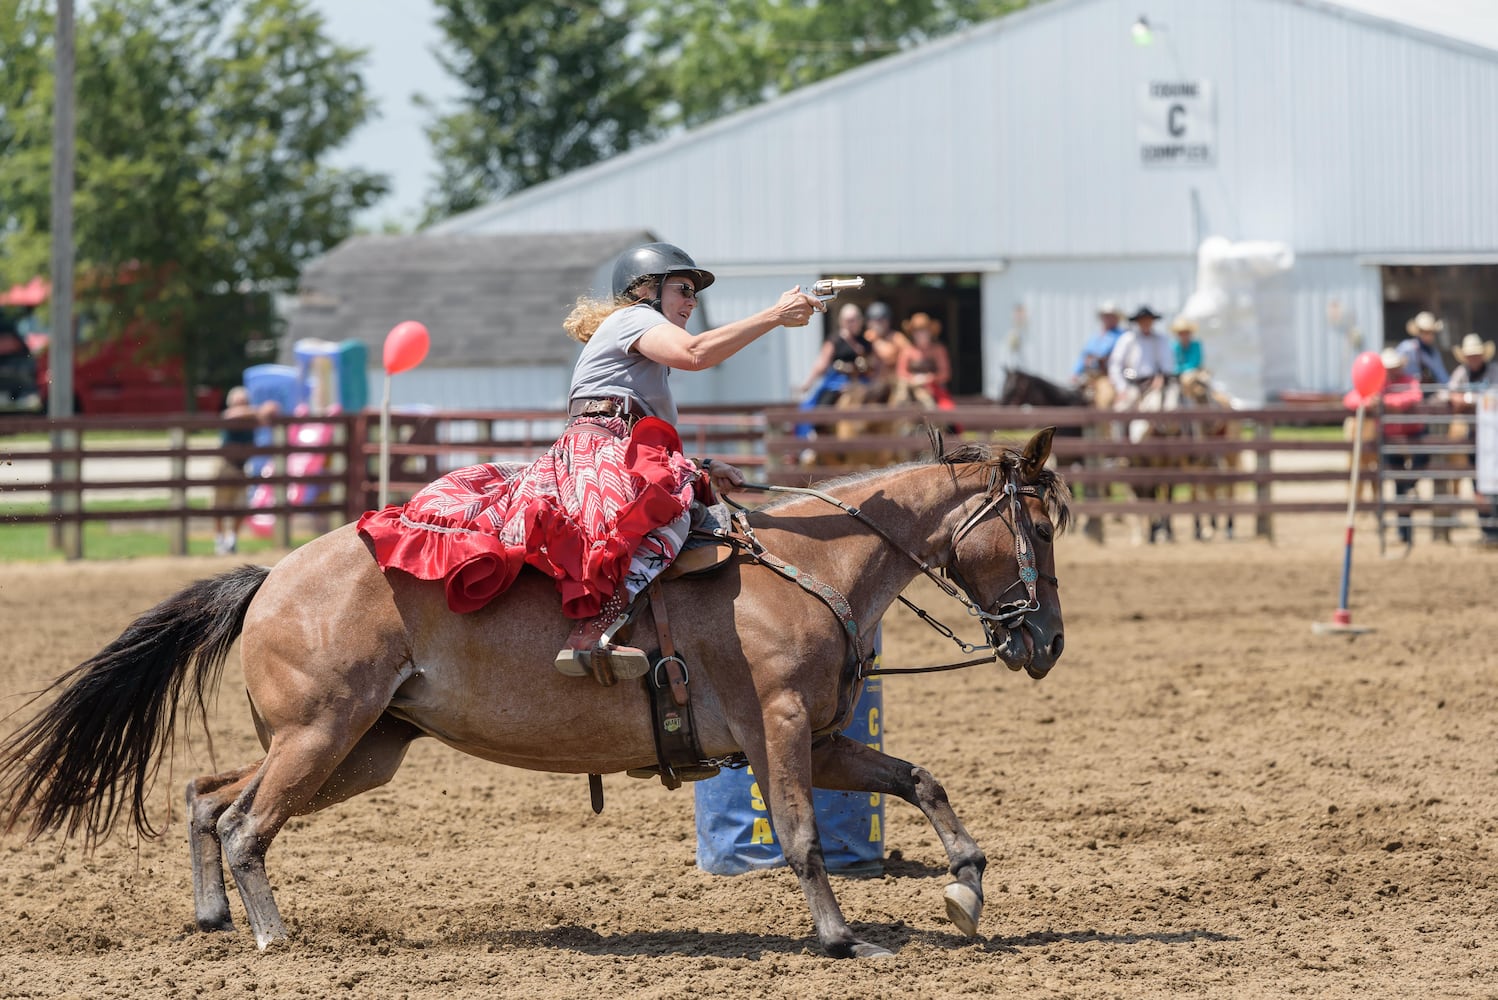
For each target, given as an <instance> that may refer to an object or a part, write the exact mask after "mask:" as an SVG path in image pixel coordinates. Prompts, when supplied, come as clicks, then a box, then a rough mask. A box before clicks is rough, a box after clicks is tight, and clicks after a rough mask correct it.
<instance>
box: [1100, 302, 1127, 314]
mask: <svg viewBox="0 0 1498 1000" xmlns="http://www.w3.org/2000/svg"><path fill="white" fill-rule="evenodd" d="M1097 314H1098V315H1099V316H1122V315H1123V310H1122V309H1120V308H1119V307H1118V303H1117V302H1114V301H1113V300H1112V299H1104V300H1103V301H1102V303H1101V304H1100V305H1099V306H1098V307H1097Z"/></svg>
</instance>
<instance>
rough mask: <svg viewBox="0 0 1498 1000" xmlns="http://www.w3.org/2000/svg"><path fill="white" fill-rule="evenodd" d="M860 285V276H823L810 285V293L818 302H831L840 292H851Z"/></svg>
mask: <svg viewBox="0 0 1498 1000" xmlns="http://www.w3.org/2000/svg"><path fill="white" fill-rule="evenodd" d="M862 287H863V279H862V278H823V279H822V280H821V281H818V282H817V283H816V284H814V285H812V286H811V294H813V295H815V296H816V297H817V300H818V301H820V302H831V301H832V300H833V299H835V298H837V297H838V294H839V293H840V292H851V291H855V290H856V289H859V288H862Z"/></svg>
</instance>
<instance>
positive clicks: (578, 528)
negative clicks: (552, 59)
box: [359, 243, 824, 683]
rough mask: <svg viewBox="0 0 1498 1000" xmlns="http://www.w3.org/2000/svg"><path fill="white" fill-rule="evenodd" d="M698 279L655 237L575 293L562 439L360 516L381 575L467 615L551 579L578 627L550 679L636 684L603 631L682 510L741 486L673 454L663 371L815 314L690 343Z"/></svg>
mask: <svg viewBox="0 0 1498 1000" xmlns="http://www.w3.org/2000/svg"><path fill="white" fill-rule="evenodd" d="M712 283H713V273H712V272H711V271H708V270H705V269H703V268H700V267H698V266H697V264H696V263H695V262H694V261H693V260H692V258H691V257H689V256H687V254H686V253H685V252H684V251H683V250H681V249H680V248H679V247H675V246H672V245H671V244H669V243H646V244H643V245H641V246H637V247H634V248H633V249H630V250H626V251H625V252H624V253H622V254H621V255H620V256H619V257H618V259H617V260H616V261H615V262H614V273H613V282H612V290H611V291H612V294H611V295H610V296H609V297H608V298H607V299H589V298H583V299H579V300H578V302H577V305H576V306H575V307H574V308H573V310H572V312H571V313H570V314H569V315H568V316H567V318H566V320H565V321H564V322H563V324H562V326H563V328H564V329H565V330H566V331H567V334H568V335H569V336H571V337H572V338H573V339H574V340H577V341H580V342H581V343H582V345H583V348H582V352H581V353H580V354H579V356H578V359H577V363H576V365H575V366H574V368H573V372H572V386H571V389H570V391H569V393H568V414H569V417H570V419H569V420H568V421H567V426H566V428H565V429H564V430H563V431H562V436H561V437H560V438H558V439H557V441H556V443H555V444H553V445H552V446H551V448H550V450H548V451H547V453H546V454H545V455H543V456H541V457H540V458H538V459H537V460H536V461H535V462H533V463H531V465H529V466H527V467H524V468H523V469H520V470H516V469H514V468H512V467H503V466H496V465H479V466H472V467H469V468H466V469H460V470H458V471H457V472H454V473H451V474H449V475H447V476H444V477H443V478H442V479H439V480H437V482H435V483H433V484H431V485H430V486H428V487H426V488H425V489H423V490H422V491H421V492H419V493H417V494H416V496H414V497H412V499H411V501H410V502H409V503H407V504H405V505H404V506H403V507H399V506H391V507H386V508H385V509H383V510H379V511H371V512H369V513H367V514H365V515H364V516H363V517H362V518H360V519H359V531H360V533H361V534H363V535H364V536H365V537H366V538H367V539H368V540H369V541H370V542H371V543H372V544H373V546H374V549H375V556H376V559H377V560H378V562H379V564H380V566H381V568H383V569H386V570H389V569H392V568H395V569H402V570H405V571H406V572H409V573H411V574H412V575H414V576H416V577H417V578H418V579H423V580H439V579H440V580H443V581H444V583H445V589H446V594H447V603H448V607H449V608H450V609H452V610H453V611H457V612H465V611H475V610H478V609H479V608H482V607H484V606H485V605H486V604H487V603H488V602H489V601H490V600H492V599H493V598H494V597H495V596H497V595H498V594H499V593H501V592H502V591H504V590H506V589H507V588H508V587H509V586H510V585H511V584H512V583H514V581H515V578H516V576H517V575H518V574H519V572H520V570H521V569H522V567H523V566H526V565H530V566H533V567H535V568H537V569H539V570H541V571H542V572H543V573H545V574H546V575H548V576H550V577H551V578H552V579H554V580H555V581H556V586H557V590H558V591H559V593H560V594H561V597H562V613H563V614H565V615H566V616H567V617H568V618H572V619H575V620H576V623H577V624H576V626H575V628H574V629H573V630H572V633H571V635H570V636H569V637H568V639H567V644H566V646H565V647H564V648H563V649H562V650H561V652H559V653H558V654H557V656H556V669H557V670H558V671H560V672H561V673H563V674H567V675H569V676H579V677H580V676H587V674H588V673H589V671H590V669H591V670H592V671H593V672H594V673H595V675H596V676H598V677H599V678H600V680H604V681H605V682H606V683H611V682H612V680H613V679H621V680H627V679H632V678H636V677H639V676H641V675H643V674H644V673H645V671H646V670H647V669H648V666H649V664H648V661H647V659H646V657H645V654H644V652H643V651H642V650H639V649H636V648H634V647H630V646H616V645H612V644H607V643H605V642H604V641H603V640H604V633H605V631H606V630H607V629H608V627H609V626H610V625H612V624H614V623H615V622H616V621H617V619H618V618H619V617H620V615H621V614H622V612H623V611H624V609H625V608H627V607H628V606H629V603H630V601H631V600H632V599H633V597H634V595H635V594H638V593H639V592H640V591H641V590H642V589H644V588H645V587H646V586H647V585H648V584H649V583H650V581H651V580H652V579H654V578H655V577H656V576H658V575H659V574H660V572H661V571H662V570H663V569H665V567H666V566H668V565H669V564H670V563H671V561H672V560H673V559H674V558H675V557H676V554H677V553H678V552H679V551H680V549H681V546H682V543H683V541H684V539H685V537H686V533H687V530H688V528H689V527H690V520H691V507H692V502H693V500H694V499H706V498H708V497H710V495H711V492H712V491H713V490H719V491H725V492H726V491H728V490H731V489H733V488H734V487H735V486H740V485H742V484H743V482H744V477H743V473H741V472H740V471H739V470H738V469H736V468H734V467H733V466H731V465H729V464H727V463H726V462H714V463H711V464H707V463H704V466H705V467H704V468H699V467H698V466H697V465H696V464H694V463H693V462H692V461H691V460H690V459H688V458H686V457H685V456H684V455H683V454H682V445H681V438H680V437H679V436H678V435H677V433H676V428H675V426H674V425H675V423H676V416H677V413H676V402H675V400H674V399H673V398H672V393H671V385H670V380H669V378H668V376H669V375H670V374H671V372H672V370H673V369H682V370H686V371H702V370H704V369H707V368H711V367H713V366H714V365H717V364H719V363H720V362H722V361H724V360H726V359H727V358H729V357H731V356H733V355H734V354H736V353H738V352H739V351H740V350H742V349H743V348H745V347H747V346H748V345H749V344H751V343H753V342H754V341H755V340H757V339H759V338H760V337H762V336H764V335H765V334H767V333H769V332H770V331H771V330H773V329H775V328H776V327H779V326H786V327H799V326H805V325H806V324H807V323H809V322H810V321H811V317H812V315H813V314H815V313H818V312H822V311H823V309H824V306H823V305H822V303H821V301H820V300H818V299H817V298H816V297H815V296H813V295H809V294H806V293H805V292H802V291H801V289H800V286H797V287H794V288H791V289H789V290H788V291H786V292H784V293H782V294H781V296H780V298H779V300H778V301H777V302H776V303H775V304H774V305H772V306H769V307H768V308H766V309H763V310H761V311H759V312H757V313H755V314H754V315H752V316H748V317H745V318H744V319H740V320H735V321H734V322H732V323H728V324H726V325H724V326H720V327H717V328H715V329H712V330H708V331H706V332H704V333H701V334H696V335H693V334H691V333H688V332H687V329H686V326H687V321H688V320H689V319H690V318H691V315H692V312H693V310H694V309H695V308H696V306H697V296H698V295H699V293H701V292H702V290H703V289H705V288H707V287H708V286H709V285H711V284H712Z"/></svg>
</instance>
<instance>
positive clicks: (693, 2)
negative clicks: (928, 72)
mask: <svg viewBox="0 0 1498 1000" xmlns="http://www.w3.org/2000/svg"><path fill="white" fill-rule="evenodd" d="M1029 3H1030V0H843V2H828V0H674V2H672V3H669V4H668V3H657V4H656V5H655V7H654V9H653V10H652V11H651V12H650V13H649V15H648V16H647V17H645V18H644V19H643V20H642V22H641V24H640V30H641V32H642V33H643V34H644V35H646V36H647V37H648V38H650V39H651V41H649V42H647V43H646V45H645V46H644V48H645V49H646V50H647V51H653V52H656V53H658V57H657V58H658V64H657V65H658V69H659V71H660V72H662V73H664V74H665V76H666V81H667V82H666V87H667V89H668V90H669V92H670V93H671V95H672V97H673V99H674V104H673V106H672V108H671V109H670V112H671V114H672V119H671V120H670V121H669V122H667V123H666V124H668V125H672V126H679V125H685V126H688V127H690V126H696V125H700V124H702V123H704V122H708V121H711V120H712V119H714V118H717V117H720V116H721V115H724V114H728V113H729V112H732V111H737V110H740V109H742V108H746V107H749V106H751V105H754V104H758V103H759V102H761V101H764V100H768V99H770V98H772V97H775V96H777V95H779V94H784V93H787V92H788V91H791V90H794V89H796V88H797V87H804V86H806V85H807V84H810V83H815V82H817V81H818V80H824V79H826V78H828V77H830V76H835V75H837V74H838V73H842V72H844V71H845V70H849V69H852V68H854V67H855V66H860V65H862V64H863V63H866V62H869V61H871V60H874V59H879V58H882V57H884V56H887V55H890V54H891V53H893V52H897V51H900V50H902V49H908V48H911V47H913V46H916V45H920V44H922V43H924V42H927V41H930V40H932V39H934V38H939V37H941V36H943V35H946V34H950V33H951V32H954V31H957V30H959V29H962V28H966V27H970V26H971V25H974V24H976V23H978V22H979V21H983V20H987V19H989V18H993V17H999V16H1001V15H1003V14H1007V13H1010V12H1011V11H1014V10H1017V9H1019V8H1021V7H1025V6H1028V5H1029Z"/></svg>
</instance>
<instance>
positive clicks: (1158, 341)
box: [1108, 306, 1175, 408]
mask: <svg viewBox="0 0 1498 1000" xmlns="http://www.w3.org/2000/svg"><path fill="white" fill-rule="evenodd" d="M1159 318H1160V314H1159V313H1157V312H1155V311H1154V310H1153V309H1151V308H1150V307H1149V306H1140V307H1139V308H1138V309H1136V310H1134V314H1133V315H1132V316H1130V317H1129V322H1130V323H1133V324H1134V327H1133V329H1131V330H1129V331H1128V332H1127V333H1125V334H1124V335H1123V336H1122V337H1119V338H1118V343H1117V344H1116V345H1115V346H1114V348H1113V353H1112V354H1110V355H1109V356H1108V380H1109V381H1110V382H1112V383H1113V388H1114V390H1115V391H1116V392H1117V393H1118V402H1117V403H1116V404H1115V406H1118V407H1124V408H1127V407H1130V406H1133V405H1134V403H1135V402H1137V401H1138V398H1139V397H1140V396H1142V395H1144V394H1145V393H1147V392H1153V391H1155V390H1157V389H1160V388H1162V387H1163V386H1164V385H1165V377H1166V376H1167V375H1171V374H1173V373H1174V372H1175V357H1174V355H1173V353H1172V348H1173V345H1171V344H1169V343H1167V342H1166V340H1165V338H1164V337H1162V336H1160V335H1159V334H1158V333H1156V332H1155V320H1157V319H1159Z"/></svg>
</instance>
